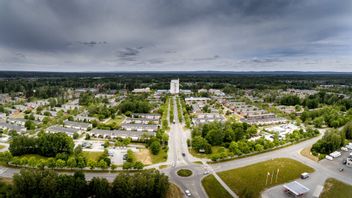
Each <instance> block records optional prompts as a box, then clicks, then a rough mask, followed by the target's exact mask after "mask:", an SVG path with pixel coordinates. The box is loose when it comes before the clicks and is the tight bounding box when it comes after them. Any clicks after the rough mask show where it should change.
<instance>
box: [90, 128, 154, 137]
mask: <svg viewBox="0 0 352 198" xmlns="http://www.w3.org/2000/svg"><path fill="white" fill-rule="evenodd" d="M89 133H93V134H98V135H108V136H118V137H119V136H126V137H141V136H142V135H143V134H147V135H151V136H153V135H154V134H155V133H154V132H140V131H126V130H102V129H93V130H91V131H89Z"/></svg>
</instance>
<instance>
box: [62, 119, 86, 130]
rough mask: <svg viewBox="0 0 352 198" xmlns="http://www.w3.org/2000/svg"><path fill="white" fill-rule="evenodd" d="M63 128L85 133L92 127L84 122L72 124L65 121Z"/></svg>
mask: <svg viewBox="0 0 352 198" xmlns="http://www.w3.org/2000/svg"><path fill="white" fill-rule="evenodd" d="M64 127H65V128H72V129H78V130H84V131H87V130H88V129H91V128H92V127H93V125H92V124H90V123H85V122H73V121H68V120H65V121H64Z"/></svg>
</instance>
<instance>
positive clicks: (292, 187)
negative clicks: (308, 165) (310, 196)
mask: <svg viewBox="0 0 352 198" xmlns="http://www.w3.org/2000/svg"><path fill="white" fill-rule="evenodd" d="M284 188H286V189H287V190H289V191H290V192H292V193H293V194H295V195H296V196H299V195H303V194H305V193H307V192H309V190H310V189H309V188H307V187H305V186H303V185H302V184H301V183H299V182H297V181H293V182H290V183H288V184H285V185H284Z"/></svg>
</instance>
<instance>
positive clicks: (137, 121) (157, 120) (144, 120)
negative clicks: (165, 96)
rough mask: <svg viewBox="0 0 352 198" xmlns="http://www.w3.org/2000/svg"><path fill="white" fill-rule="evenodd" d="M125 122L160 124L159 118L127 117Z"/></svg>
mask: <svg viewBox="0 0 352 198" xmlns="http://www.w3.org/2000/svg"><path fill="white" fill-rule="evenodd" d="M124 123H125V124H158V123H159V119H155V118H154V119H153V118H152V119H148V118H126V120H125V121H124Z"/></svg>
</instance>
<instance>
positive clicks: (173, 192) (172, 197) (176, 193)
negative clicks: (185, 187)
mask: <svg viewBox="0 0 352 198" xmlns="http://www.w3.org/2000/svg"><path fill="white" fill-rule="evenodd" d="M182 197H183V193H182V191H181V190H180V188H179V187H177V186H176V185H175V184H173V183H170V187H169V191H168V192H167V194H166V198H182Z"/></svg>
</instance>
